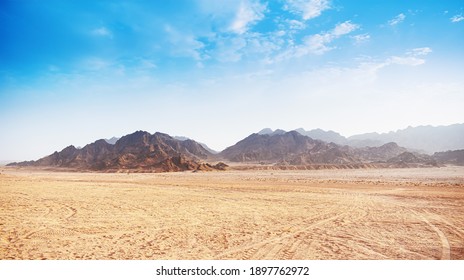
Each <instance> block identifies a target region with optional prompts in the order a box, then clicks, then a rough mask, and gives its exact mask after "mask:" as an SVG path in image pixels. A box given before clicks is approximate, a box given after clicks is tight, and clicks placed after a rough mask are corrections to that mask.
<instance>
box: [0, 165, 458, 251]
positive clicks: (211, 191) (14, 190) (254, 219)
mask: <svg viewBox="0 0 464 280" xmlns="http://www.w3.org/2000/svg"><path fill="white" fill-rule="evenodd" d="M463 174H464V167H458V166H448V167H441V168H408V169H357V170H308V171H303V170H301V171H284V170H262V171H260V170H248V171H247V170H241V171H237V170H229V171H221V172H190V171H189V172H176V173H156V174H148V173H140V174H139V173H137V174H135V173H78V172H51V171H49V170H46V169H38V168H12V167H9V168H7V167H5V168H2V170H1V175H0V212H1V213H2V215H1V218H0V230H1V231H0V259H4V260H5V259H22V260H25V259H26V260H27V259H78V260H79V259H219V260H222V259H244V260H248V259H328V260H333V259H355V260H359V259H382V260H384V259H464V221H463V219H462V217H463V216H464V191H463V187H464V176H463Z"/></svg>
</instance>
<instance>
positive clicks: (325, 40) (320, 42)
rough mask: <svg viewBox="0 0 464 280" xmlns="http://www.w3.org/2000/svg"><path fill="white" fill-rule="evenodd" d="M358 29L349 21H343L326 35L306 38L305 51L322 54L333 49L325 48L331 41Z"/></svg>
mask: <svg viewBox="0 0 464 280" xmlns="http://www.w3.org/2000/svg"><path fill="white" fill-rule="evenodd" d="M358 28H359V25H357V24H354V23H351V22H350V21H345V22H343V23H340V24H338V25H337V26H335V28H334V29H332V30H331V31H329V32H328V33H323V34H316V35H312V36H309V37H306V39H305V46H304V48H305V49H306V51H307V53H313V54H323V53H325V52H327V51H329V50H331V49H333V47H329V46H327V45H328V44H330V43H331V42H332V41H333V40H335V39H337V38H339V37H341V36H343V35H346V34H349V33H351V32H353V31H354V30H356V29H358Z"/></svg>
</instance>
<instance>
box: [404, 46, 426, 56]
mask: <svg viewBox="0 0 464 280" xmlns="http://www.w3.org/2000/svg"><path fill="white" fill-rule="evenodd" d="M431 52H432V49H431V48H429V47H425V48H415V49H412V50H411V51H409V52H408V54H409V55H413V56H423V55H427V54H429V53H431Z"/></svg>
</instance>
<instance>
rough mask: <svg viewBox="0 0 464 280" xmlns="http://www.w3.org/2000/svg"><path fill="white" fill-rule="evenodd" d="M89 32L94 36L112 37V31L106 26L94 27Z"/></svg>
mask: <svg viewBox="0 0 464 280" xmlns="http://www.w3.org/2000/svg"><path fill="white" fill-rule="evenodd" d="M91 33H92V35H94V36H100V37H108V38H113V33H111V31H110V30H109V29H108V28H106V27H99V28H95V29H94V30H92V32H91Z"/></svg>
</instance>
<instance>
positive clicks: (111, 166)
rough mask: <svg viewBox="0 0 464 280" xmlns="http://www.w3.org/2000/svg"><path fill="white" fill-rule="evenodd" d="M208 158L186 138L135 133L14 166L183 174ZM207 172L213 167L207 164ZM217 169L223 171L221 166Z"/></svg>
mask: <svg viewBox="0 0 464 280" xmlns="http://www.w3.org/2000/svg"><path fill="white" fill-rule="evenodd" d="M209 156H211V153H210V152H208V151H207V150H206V149H205V148H203V146H202V145H200V144H199V143H197V142H195V141H193V140H190V139H187V140H184V141H181V140H177V139H174V138H173V137H171V136H169V135H167V134H163V133H159V132H157V133H155V134H150V133H148V132H145V131H137V132H134V133H132V134H129V135H126V136H123V137H121V138H120V139H118V140H117V141H116V142H115V144H110V143H108V142H107V141H106V140H103V139H101V140H98V141H96V142H94V143H91V144H88V145H86V146H85V147H83V148H81V149H77V148H75V147H74V146H68V147H66V148H65V149H63V150H62V151H61V152H55V153H53V154H51V155H49V156H47V157H44V158H41V159H39V160H37V161H29V162H22V163H14V164H11V165H19V166H47V167H50V166H51V167H67V168H74V169H78V170H102V171H107V170H109V171H116V170H118V171H119V170H144V171H155V172H165V171H183V170H196V169H202V168H203V169H205V164H204V163H201V161H202V160H205V159H207V158H208V157H209ZM206 166H207V167H208V168H210V169H215V168H216V166H213V165H209V164H208V165H206ZM217 167H218V168H217V169H224V168H225V167H224V166H222V165H219V166H217Z"/></svg>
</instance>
